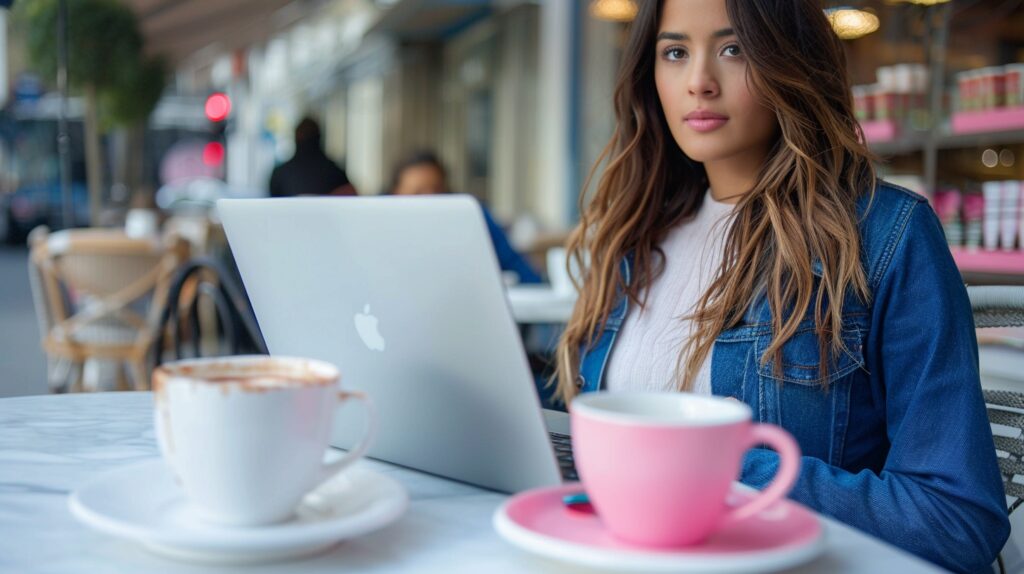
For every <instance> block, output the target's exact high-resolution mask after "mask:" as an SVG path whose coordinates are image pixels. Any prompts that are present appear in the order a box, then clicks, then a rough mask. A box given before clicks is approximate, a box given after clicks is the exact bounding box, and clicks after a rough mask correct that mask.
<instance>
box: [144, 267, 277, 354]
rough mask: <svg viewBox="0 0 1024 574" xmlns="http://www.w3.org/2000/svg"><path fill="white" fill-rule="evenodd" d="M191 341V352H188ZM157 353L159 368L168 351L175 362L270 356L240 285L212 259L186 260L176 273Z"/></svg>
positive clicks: (160, 326)
mask: <svg viewBox="0 0 1024 574" xmlns="http://www.w3.org/2000/svg"><path fill="white" fill-rule="evenodd" d="M186 341H188V342H190V343H191V348H186V346H185V345H184V343H185V342H186ZM153 350H154V363H155V364H156V365H160V364H162V363H163V361H164V360H165V359H167V358H168V357H167V354H168V353H170V358H173V359H183V358H193V357H201V356H215V355H229V354H230V355H237V354H243V353H246V354H247V353H255V354H260V355H266V354H268V352H267V345H266V343H265V342H264V340H263V335H262V334H261V333H260V329H259V326H258V325H257V323H256V317H255V316H254V314H253V311H252V308H251V306H250V304H249V299H248V297H246V295H245V291H244V289H243V288H242V287H241V284H240V283H239V282H236V280H235V277H234V275H233V274H230V273H229V272H228V267H225V266H224V265H222V264H220V263H219V262H217V261H216V260H214V259H211V258H208V257H200V258H195V259H192V260H190V261H188V262H186V263H185V264H184V265H182V266H181V267H180V268H179V269H178V272H177V273H176V274H175V276H174V279H173V280H172V281H171V285H170V288H169V290H168V304H167V305H166V306H164V308H163V311H162V313H161V315H160V319H159V320H158V322H157V332H156V340H155V344H154V345H153Z"/></svg>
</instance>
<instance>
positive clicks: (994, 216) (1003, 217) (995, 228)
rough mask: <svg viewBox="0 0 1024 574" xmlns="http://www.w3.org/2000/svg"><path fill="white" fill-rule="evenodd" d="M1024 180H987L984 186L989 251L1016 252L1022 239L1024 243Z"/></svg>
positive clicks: (985, 238)
mask: <svg viewBox="0 0 1024 574" xmlns="http://www.w3.org/2000/svg"><path fill="white" fill-rule="evenodd" d="M1021 183H1022V182H1020V181H1017V180H1007V181H986V182H985V183H983V184H982V186H981V192H982V195H983V197H984V200H985V211H984V219H983V226H984V242H985V250H986V251H995V250H997V249H1000V248H1001V249H1002V250H1003V251H1013V250H1015V249H1016V248H1017V245H1018V241H1019V242H1020V245H1021V246H1024V221H1021V219H1022V216H1024V210H1022V209H1021V204H1022V201H1021Z"/></svg>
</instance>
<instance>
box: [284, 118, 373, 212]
mask: <svg viewBox="0 0 1024 574" xmlns="http://www.w3.org/2000/svg"><path fill="white" fill-rule="evenodd" d="M355 194H356V189H355V187H353V186H352V184H351V183H350V182H349V180H348V175H347V174H346V173H345V170H343V169H341V168H340V167H338V164H336V163H334V162H333V161H331V158H329V157H327V154H325V153H324V149H323V145H322V144H321V143H320V126H319V125H318V124H317V123H316V121H315V120H313V119H312V118H309V117H306V118H302V121H300V122H299V125H297V126H296V127H295V155H294V156H292V158H291V159H290V160H288V161H286V162H284V163H283V164H281V165H279V166H277V167H275V168H274V171H273V173H271V174H270V197H293V196H297V195H355Z"/></svg>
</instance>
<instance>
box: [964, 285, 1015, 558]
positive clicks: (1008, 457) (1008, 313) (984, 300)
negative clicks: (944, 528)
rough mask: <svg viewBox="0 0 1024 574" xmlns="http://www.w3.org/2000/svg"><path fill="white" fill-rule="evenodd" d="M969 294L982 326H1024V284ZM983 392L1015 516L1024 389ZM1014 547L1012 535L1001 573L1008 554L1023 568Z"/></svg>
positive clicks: (972, 288)
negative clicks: (1022, 390) (1022, 285)
mask: <svg viewBox="0 0 1024 574" xmlns="http://www.w3.org/2000/svg"><path fill="white" fill-rule="evenodd" d="M967 295H968V297H970V300H971V311H973V313H974V325H975V326H976V327H978V328H979V329H984V328H998V327H1024V287H1017V286H1013V287H1005V286H970V287H968V288H967ZM982 393H983V394H984V396H985V403H986V404H987V407H988V420H989V423H991V424H992V426H993V432H992V438H993V440H994V441H995V445H996V456H997V457H998V461H999V471H1000V473H1001V474H1002V475H1003V490H1004V492H1005V493H1006V497H1007V498H1008V499H1010V503H1009V504H1008V507H1007V514H1010V515H1013V512H1014V511H1015V510H1017V508H1019V507H1020V506H1021V505H1022V504H1024V482H1017V481H1016V480H1014V479H1015V478H1017V477H1020V478H1022V479H1024V392H1017V391H1008V390H993V389H982ZM1014 519H1015V517H1012V518H1011V520H1014ZM1014 546H1015V543H1014V541H1013V536H1012V535H1011V540H1010V542H1009V543H1008V544H1007V547H1008V548H1005V549H1004V551H1003V552H1002V553H1000V555H999V560H998V569H999V572H1007V566H1008V564H1006V559H1007V556H1008V557H1009V560H1010V562H1011V564H1009V566H1010V569H1011V570H1012V571H1017V570H1018V569H1019V568H1020V563H1019V562H1020V560H1019V558H1020V557H1019V556H1014V554H1015V553H1017V552H1016V551H1017V550H1018V549H1017V548H1011V547H1014ZM1008 551H1009V554H1007V552H1008ZM1004 555H1007V556H1004Z"/></svg>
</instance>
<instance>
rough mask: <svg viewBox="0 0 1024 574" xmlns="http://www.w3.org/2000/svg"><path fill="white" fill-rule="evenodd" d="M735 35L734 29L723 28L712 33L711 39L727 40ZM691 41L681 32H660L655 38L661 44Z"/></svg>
mask: <svg viewBox="0 0 1024 574" xmlns="http://www.w3.org/2000/svg"><path fill="white" fill-rule="evenodd" d="M735 35H736V32H735V31H733V29H732V28H722V29H721V30H715V31H714V32H712V33H711V37H712V38H725V37H726V36H735ZM689 39H690V36H689V35H688V34H681V33H679V32H658V36H657V38H655V40H656V41H658V42H660V41H662V40H672V41H674V42H682V41H685V40H689Z"/></svg>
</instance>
